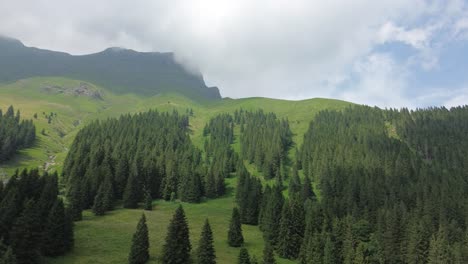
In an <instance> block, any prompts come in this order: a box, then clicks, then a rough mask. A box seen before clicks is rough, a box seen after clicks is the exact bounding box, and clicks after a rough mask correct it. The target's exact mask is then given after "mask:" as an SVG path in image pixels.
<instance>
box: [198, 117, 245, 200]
mask: <svg viewBox="0 0 468 264" xmlns="http://www.w3.org/2000/svg"><path fill="white" fill-rule="evenodd" d="M203 135H204V136H205V137H207V138H206V139H205V147H204V148H205V155H206V158H205V160H206V163H207V164H208V169H207V172H206V173H207V175H206V180H205V195H206V197H208V198H216V197H220V196H222V195H224V194H225V191H226V190H225V184H224V179H225V178H228V177H229V176H230V173H231V172H234V171H235V165H236V163H237V161H238V159H239V157H238V154H237V153H235V152H234V150H233V149H232V147H231V144H232V143H233V142H234V123H233V119H232V116H231V115H229V114H222V115H218V116H216V117H214V118H212V119H211V120H210V121H209V123H208V124H206V126H205V128H204V129H203Z"/></svg>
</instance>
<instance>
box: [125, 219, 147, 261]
mask: <svg viewBox="0 0 468 264" xmlns="http://www.w3.org/2000/svg"><path fill="white" fill-rule="evenodd" d="M148 259H149V238H148V227H147V225H146V217H145V214H142V215H141V218H140V221H139V222H138V225H137V228H136V231H135V234H133V239H132V247H131V248H130V254H129V256H128V263H129V264H143V263H146V262H147V261H148Z"/></svg>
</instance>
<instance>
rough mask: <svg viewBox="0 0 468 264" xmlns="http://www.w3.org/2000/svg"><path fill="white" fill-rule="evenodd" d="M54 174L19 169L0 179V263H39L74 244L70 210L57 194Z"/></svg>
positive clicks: (64, 251) (56, 180)
mask: <svg viewBox="0 0 468 264" xmlns="http://www.w3.org/2000/svg"><path fill="white" fill-rule="evenodd" d="M57 182H58V177H57V174H51V175H49V174H47V173H45V174H44V175H42V176H41V175H39V172H38V170H31V171H27V170H23V171H22V172H21V173H18V172H17V173H16V174H15V175H13V176H12V177H11V178H10V180H9V181H8V183H6V185H5V186H4V184H3V182H2V181H0V263H9V264H10V263H13V264H14V263H18V264H34V263H41V256H58V255H63V254H64V253H66V252H67V251H69V250H70V249H71V248H73V245H74V236H73V221H72V219H71V214H70V213H69V211H68V210H67V209H66V208H65V207H64V203H63V201H62V199H61V198H59V197H58V194H59V190H58V184H57Z"/></svg>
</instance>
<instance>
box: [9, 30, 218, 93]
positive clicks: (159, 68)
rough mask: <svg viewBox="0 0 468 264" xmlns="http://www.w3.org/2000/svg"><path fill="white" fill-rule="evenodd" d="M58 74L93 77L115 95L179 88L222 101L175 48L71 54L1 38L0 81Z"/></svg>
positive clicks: (78, 78) (109, 50)
mask: <svg viewBox="0 0 468 264" xmlns="http://www.w3.org/2000/svg"><path fill="white" fill-rule="evenodd" d="M54 76H55V77H57V76H62V77H66V78H70V79H77V80H83V81H88V82H91V83H94V84H97V85H100V86H102V87H106V88H108V89H110V90H112V91H113V92H115V93H135V94H140V95H144V96H152V95H156V94H159V93H162V92H177V93H181V94H183V95H186V96H189V97H192V98H197V99H205V100H206V99H208V100H216V99H221V94H220V92H219V89H218V88H217V87H208V86H207V85H206V84H205V81H204V79H203V76H202V74H201V73H193V72H192V71H189V70H187V69H186V68H185V67H184V66H183V65H182V64H180V63H178V62H177V61H176V60H175V56H174V53H171V52H165V53H161V52H138V51H134V50H130V49H125V48H116V47H110V48H107V49H105V50H103V51H101V52H97V53H92V54H85V55H71V54H68V53H65V52H57V51H51V50H46V49H39V48H34V47H27V46H25V45H24V44H23V43H22V42H21V41H20V40H17V39H13V38H9V37H4V36H0V82H2V83H11V82H15V81H18V80H21V79H25V78H31V77H54Z"/></svg>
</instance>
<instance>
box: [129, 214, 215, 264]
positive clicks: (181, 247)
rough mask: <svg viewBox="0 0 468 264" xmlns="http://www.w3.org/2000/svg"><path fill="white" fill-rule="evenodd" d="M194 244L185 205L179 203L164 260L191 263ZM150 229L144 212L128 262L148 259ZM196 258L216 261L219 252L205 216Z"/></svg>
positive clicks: (174, 263) (136, 263)
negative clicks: (216, 249) (216, 250)
mask: <svg viewBox="0 0 468 264" xmlns="http://www.w3.org/2000/svg"><path fill="white" fill-rule="evenodd" d="M191 251H192V245H191V243H190V234H189V226H188V222H187V218H186V217H185V212H184V209H183V208H182V206H179V207H178V208H177V210H176V211H175V213H174V216H173V218H172V220H171V222H170V223H169V227H168V229H167V235H166V240H165V244H164V246H163V252H162V263H164V264H188V263H192V262H193V259H192V255H191ZM149 257H150V255H149V233H148V226H147V223H146V217H145V215H144V214H143V215H142V216H141V218H140V221H139V222H138V225H137V229H136V231H135V234H134V235H133V240H132V246H131V249H130V254H129V256H128V262H129V264H143V263H146V262H147V261H148V259H149ZM195 257H196V261H195V263H199V264H215V263H216V254H215V250H214V246H213V233H212V231H211V227H210V223H209V222H208V219H206V221H205V224H204V226H203V229H202V233H201V236H200V241H199V243H198V248H197V250H196V256H195Z"/></svg>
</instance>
